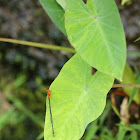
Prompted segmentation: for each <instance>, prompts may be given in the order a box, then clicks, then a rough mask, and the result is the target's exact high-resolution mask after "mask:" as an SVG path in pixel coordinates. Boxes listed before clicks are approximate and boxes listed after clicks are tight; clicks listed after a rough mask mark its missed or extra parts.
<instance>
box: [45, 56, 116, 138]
mask: <svg viewBox="0 0 140 140" xmlns="http://www.w3.org/2000/svg"><path fill="white" fill-rule="evenodd" d="M113 82H114V78H113V77H111V76H109V75H106V74H103V73H101V72H98V71H97V72H96V73H95V74H94V75H91V66H90V65H88V64H87V63H86V62H85V61H84V60H83V59H81V57H80V56H79V55H78V54H76V55H74V57H72V58H71V59H70V60H69V61H68V62H67V63H66V64H65V65H64V67H63V68H62V70H61V72H60V73H59V75H58V77H57V78H56V79H55V81H54V82H53V83H52V85H51V86H50V90H51V110H52V117H53V125H54V133H55V137H53V136H52V128H51V122H50V112H49V109H47V112H46V119H45V130H44V137H45V140H51V139H56V140H66V139H67V140H77V139H80V137H81V136H82V135H83V133H84V131H85V128H86V127H87V125H88V124H89V123H90V122H92V121H93V120H95V119H97V118H98V117H99V115H101V113H102V112H103V109H104V107H105V104H106V95H107V93H108V91H109V90H110V88H111V87H112V85H113ZM47 107H49V103H48V100H47Z"/></svg>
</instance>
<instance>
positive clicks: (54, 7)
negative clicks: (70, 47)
mask: <svg viewBox="0 0 140 140" xmlns="http://www.w3.org/2000/svg"><path fill="white" fill-rule="evenodd" d="M40 3H41V4H42V6H43V8H44V9H45V11H46V12H47V14H48V15H49V17H50V18H51V19H52V21H53V22H54V23H55V24H56V26H57V27H58V28H59V29H60V30H61V31H62V32H63V33H64V34H65V35H66V31H65V26H64V13H65V12H64V10H63V9H62V7H61V6H60V5H59V4H58V3H57V2H56V0H40Z"/></svg>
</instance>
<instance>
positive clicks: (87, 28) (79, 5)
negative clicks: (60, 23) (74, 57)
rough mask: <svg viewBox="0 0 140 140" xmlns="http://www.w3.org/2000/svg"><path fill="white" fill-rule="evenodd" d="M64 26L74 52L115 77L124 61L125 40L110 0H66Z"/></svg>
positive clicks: (119, 75)
mask: <svg viewBox="0 0 140 140" xmlns="http://www.w3.org/2000/svg"><path fill="white" fill-rule="evenodd" d="M65 27H66V32H67V35H68V38H69V41H70V42H71V44H72V45H73V46H74V47H75V49H76V51H77V53H79V55H80V56H81V57H82V58H83V59H84V60H85V61H86V62H87V63H88V64H90V65H91V66H93V67H95V68H96V69H97V70H99V71H101V72H103V73H106V74H109V75H111V76H113V77H115V78H117V79H119V80H121V79H122V74H123V70H124V66H125V61H126V41H125V36H124V31H123V27H122V23H121V20H120V16H119V13H118V10H117V7H116V5H115V2H114V0H108V1H105V0H87V5H86V4H85V3H84V2H83V1H82V0H67V3H66V11H65Z"/></svg>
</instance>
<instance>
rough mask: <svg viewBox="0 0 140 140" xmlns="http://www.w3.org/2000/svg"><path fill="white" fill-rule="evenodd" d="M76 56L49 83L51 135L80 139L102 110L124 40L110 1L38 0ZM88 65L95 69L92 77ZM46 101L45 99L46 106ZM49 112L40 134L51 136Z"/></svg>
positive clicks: (117, 73) (118, 72) (119, 71)
mask: <svg viewBox="0 0 140 140" xmlns="http://www.w3.org/2000/svg"><path fill="white" fill-rule="evenodd" d="M40 2H41V4H42V5H43V7H44V9H45V10H46V12H47V13H48V15H49V16H50V18H51V19H52V21H53V22H54V23H55V24H56V25H57V26H58V28H59V29H60V30H61V31H62V32H63V33H64V34H65V35H66V36H67V37H68V39H69V41H70V43H71V45H72V46H73V47H74V48H75V50H76V54H75V55H74V56H73V57H72V58H71V59H70V60H69V61H68V62H67V63H66V64H65V65H64V66H63V68H62V70H61V71H60V73H59V75H58V77H57V78H56V79H55V80H54V82H53V83H52V84H51V86H50V88H49V89H50V90H51V110H52V117H53V126H54V131H55V139H59V140H64V139H73V140H77V139H80V138H81V137H82V135H83V133H84V131H85V128H86V127H87V125H88V124H89V123H90V122H92V121H94V120H96V119H97V118H98V117H99V116H100V115H101V114H102V112H103V110H104V107H105V104H106V95H107V93H108V91H109V90H110V89H111V88H112V85H113V83H114V78H116V79H118V80H122V76H123V71H124V66H125V63H126V41H125V35H124V31H123V27H122V23H121V20H120V16H119V13H118V10H117V7H116V5H115V2H114V0H109V1H107V2H106V1H103V0H87V2H86V3H85V2H84V1H82V0H67V1H66V0H57V1H56V0H40ZM92 68H95V69H97V72H96V73H95V74H94V75H92V73H91V70H92ZM48 105H49V102H47V106H48ZM51 131H52V127H51V122H50V111H49V110H47V112H46V120H45V129H44V137H45V140H48V139H53V136H52V132H51Z"/></svg>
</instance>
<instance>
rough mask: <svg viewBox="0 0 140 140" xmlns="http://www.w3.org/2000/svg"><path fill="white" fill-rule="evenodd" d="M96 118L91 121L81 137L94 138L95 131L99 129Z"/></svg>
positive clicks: (89, 139) (87, 139)
mask: <svg viewBox="0 0 140 140" xmlns="http://www.w3.org/2000/svg"><path fill="white" fill-rule="evenodd" d="M97 122H98V120H95V121H94V122H92V123H91V124H90V126H89V128H88V129H87V131H86V133H85V135H84V137H83V139H84V140H91V139H93V138H94V136H95V134H96V132H97V131H98V129H99V126H98V125H97Z"/></svg>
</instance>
